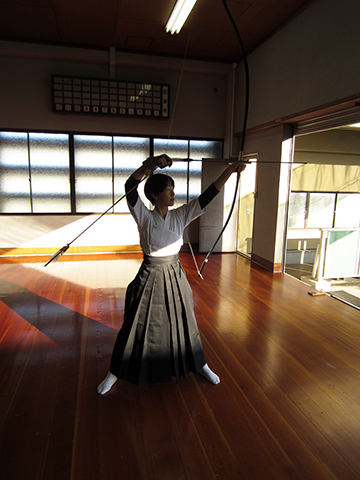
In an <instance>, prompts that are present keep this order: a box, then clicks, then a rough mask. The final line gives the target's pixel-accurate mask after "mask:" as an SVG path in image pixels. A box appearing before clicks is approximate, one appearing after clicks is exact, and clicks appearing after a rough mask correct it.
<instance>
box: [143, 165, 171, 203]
mask: <svg viewBox="0 0 360 480" xmlns="http://www.w3.org/2000/svg"><path fill="white" fill-rule="evenodd" d="M168 185H171V186H172V187H174V186H175V182H174V180H173V179H172V178H171V177H169V175H165V174H164V173H156V174H154V175H150V177H149V178H148V179H147V180H146V183H145V187H144V192H145V197H146V198H147V199H148V200H150V202H151V203H152V204H153V205H155V200H154V199H153V197H152V195H153V193H155V195H158V194H159V193H161V192H163V191H164V190H165V188H166V187H167V186H168Z"/></svg>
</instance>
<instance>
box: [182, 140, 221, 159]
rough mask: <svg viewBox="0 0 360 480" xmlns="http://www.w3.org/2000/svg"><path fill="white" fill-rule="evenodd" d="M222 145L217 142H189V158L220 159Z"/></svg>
mask: <svg viewBox="0 0 360 480" xmlns="http://www.w3.org/2000/svg"><path fill="white" fill-rule="evenodd" d="M222 155H223V144H222V142H221V141H219V140H217V141H216V140H190V158H193V159H194V160H201V159H202V158H222Z"/></svg>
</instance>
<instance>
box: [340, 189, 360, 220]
mask: <svg viewBox="0 0 360 480" xmlns="http://www.w3.org/2000/svg"><path fill="white" fill-rule="evenodd" d="M344 227H345V228H359V227H360V194H359V193H349V194H346V193H339V194H338V196H337V203H336V216H335V228H344Z"/></svg>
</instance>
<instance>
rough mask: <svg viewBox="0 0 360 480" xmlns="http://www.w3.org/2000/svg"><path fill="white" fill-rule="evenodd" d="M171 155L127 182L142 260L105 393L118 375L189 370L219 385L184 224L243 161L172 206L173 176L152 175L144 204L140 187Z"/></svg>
mask: <svg viewBox="0 0 360 480" xmlns="http://www.w3.org/2000/svg"><path fill="white" fill-rule="evenodd" d="M171 163H172V162H171V159H170V158H169V157H168V156H167V155H159V156H157V157H150V158H148V159H147V160H146V161H145V162H144V163H143V164H142V166H141V167H140V168H138V169H137V170H136V171H135V172H134V173H133V174H132V175H131V176H130V177H129V178H128V180H127V181H126V184H125V191H126V193H127V201H128V206H129V209H130V212H131V214H132V216H133V217H134V219H135V221H136V223H137V226H138V230H139V234H140V246H141V249H142V251H143V254H144V260H143V262H142V265H141V267H140V270H139V272H138V274H137V275H136V277H135V279H134V280H133V281H132V282H131V283H130V285H129V286H128V288H127V291H126V297H125V312H124V322H123V325H122V327H121V329H120V331H119V333H118V337H117V340H116V342H115V346H114V350H113V355H112V359H111V364H110V369H109V372H108V374H107V376H106V378H105V380H103V382H102V383H101V384H100V385H99V386H98V393H99V394H101V395H104V394H105V393H107V392H108V391H109V390H110V389H111V387H112V386H113V385H114V383H115V382H116V380H117V379H118V378H122V379H124V380H128V381H130V382H132V383H135V384H137V385H143V384H145V383H158V382H167V381H171V378H172V377H175V378H176V380H179V378H180V377H181V376H184V377H185V378H186V376H187V374H188V373H189V372H193V373H200V374H202V375H203V376H204V377H205V378H206V379H207V380H208V381H209V382H211V383H213V384H215V385H216V384H218V383H219V382H220V379H219V377H218V376H217V375H216V374H215V373H214V372H212V371H211V370H210V368H209V367H208V365H207V363H206V360H205V356H204V352H203V348H202V344H201V339H200V334H199V331H198V328H197V324H196V319H195V314H194V307H193V297H192V291H191V288H190V285H189V283H188V281H187V279H186V274H185V272H184V270H183V268H182V266H181V264H180V262H179V251H180V248H181V246H182V244H183V237H182V235H183V231H184V229H185V227H186V226H187V225H188V224H189V223H190V222H191V221H192V220H194V219H195V218H197V217H198V216H199V215H201V214H202V213H204V211H205V209H206V205H208V204H209V203H210V202H211V200H212V199H213V198H214V197H215V196H216V195H217V194H218V193H219V191H220V190H221V189H222V187H223V186H224V184H225V182H226V180H227V179H228V178H229V177H230V175H231V174H232V173H233V172H235V171H242V170H243V169H244V168H245V165H244V164H239V163H237V164H233V165H230V166H229V167H228V168H227V169H226V170H225V171H224V172H223V173H222V175H220V177H219V178H218V179H217V180H216V181H215V182H214V183H212V184H211V185H210V187H208V188H207V189H206V190H205V191H204V192H203V193H202V194H201V195H200V196H199V197H198V198H196V199H194V200H192V201H190V202H189V203H187V204H185V205H182V206H181V207H179V208H175V209H172V210H169V207H171V206H173V205H174V200H175V193H174V181H173V179H172V178H171V177H169V176H168V175H163V174H154V175H151V176H149V178H148V180H147V182H146V184H145V195H146V197H147V198H148V200H149V201H150V202H151V203H152V204H153V205H154V209H153V210H149V209H148V208H147V207H146V206H145V205H144V204H143V202H142V201H141V199H140V197H139V195H138V192H137V185H138V184H139V182H140V181H141V179H142V178H143V177H144V175H149V174H150V173H151V172H152V171H153V170H155V169H156V168H157V167H160V168H164V167H166V166H171Z"/></svg>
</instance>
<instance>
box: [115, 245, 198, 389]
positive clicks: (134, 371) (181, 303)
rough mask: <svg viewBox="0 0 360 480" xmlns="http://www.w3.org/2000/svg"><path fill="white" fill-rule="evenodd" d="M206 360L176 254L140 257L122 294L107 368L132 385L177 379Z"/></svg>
mask: <svg viewBox="0 0 360 480" xmlns="http://www.w3.org/2000/svg"><path fill="white" fill-rule="evenodd" d="M205 363H206V360H205V356H204V353H203V347H202V343H201V339H200V334H199V331H198V328H197V324H196V319H195V314H194V305H193V294H192V290H191V287H190V285H189V282H188V280H187V278H186V273H185V271H184V270H183V268H182V266H181V264H180V262H179V255H178V254H176V255H171V256H166V257H151V256H148V255H144V260H143V262H142V265H141V267H140V270H139V272H138V273H137V275H136V277H135V279H134V280H133V281H132V282H131V283H130V284H129V286H128V288H127V291H126V297H125V313H124V323H123V325H122V327H121V329H120V331H119V333H118V337H117V340H116V343H115V346H114V350H113V355H112V360H111V365H110V372H111V373H112V374H114V375H115V376H116V377H117V378H121V379H124V380H128V381H129V382H132V383H134V384H136V385H143V384H145V383H158V382H169V381H171V378H172V377H175V378H176V380H177V381H178V380H179V378H180V377H182V376H183V377H185V378H186V376H187V374H188V373H190V372H193V373H198V372H199V370H200V369H201V368H202V367H203V366H204V365H205Z"/></svg>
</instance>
